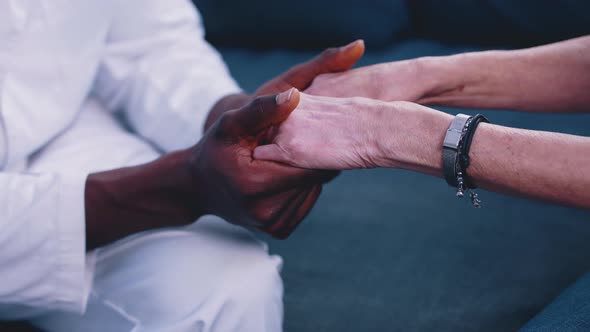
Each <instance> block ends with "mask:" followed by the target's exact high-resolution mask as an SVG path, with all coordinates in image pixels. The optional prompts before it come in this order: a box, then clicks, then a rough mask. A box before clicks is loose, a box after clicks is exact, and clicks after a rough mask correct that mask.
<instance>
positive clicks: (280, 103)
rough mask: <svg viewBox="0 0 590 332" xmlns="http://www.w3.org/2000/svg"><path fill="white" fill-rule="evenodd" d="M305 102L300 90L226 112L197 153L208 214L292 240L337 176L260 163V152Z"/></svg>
mask: <svg viewBox="0 0 590 332" xmlns="http://www.w3.org/2000/svg"><path fill="white" fill-rule="evenodd" d="M298 102H299V93H298V92H296V90H294V89H293V90H289V91H286V92H284V93H282V94H280V95H278V96H277V97H275V96H265V97H259V98H257V99H255V100H254V101H253V102H251V103H250V104H248V105H246V106H245V107H243V108H242V109H239V110H235V111H229V112H226V113H224V114H223V115H222V116H221V118H220V119H219V120H218V121H217V122H215V124H213V126H212V127H211V128H210V129H209V130H208V131H207V133H206V134H205V136H204V137H203V139H202V140H201V141H200V142H199V143H198V144H197V145H196V146H195V147H194V148H193V150H192V154H191V155H192V157H191V160H190V163H189V164H190V167H189V168H190V172H191V173H192V174H193V177H194V183H195V186H198V187H200V188H201V189H199V191H200V197H198V199H199V202H201V203H202V206H203V209H204V212H205V213H210V214H216V215H219V216H221V217H223V218H225V219H226V220H228V221H229V222H232V223H235V224H238V225H242V226H246V227H251V228H257V229H260V230H263V231H265V232H267V233H269V234H271V235H273V236H275V237H278V238H286V237H287V236H289V235H290V234H291V232H292V231H293V230H294V229H295V227H297V225H299V223H300V222H301V221H302V220H303V219H304V217H305V216H306V215H307V213H308V212H309V211H310V210H311V208H312V207H313V205H314V203H315V201H316V200H317V198H318V196H319V195H320V192H321V189H322V184H323V183H325V182H327V181H330V180H331V179H332V178H333V177H334V176H335V175H336V174H337V173H334V172H325V171H315V170H304V169H300V168H294V167H290V166H287V165H283V164H279V163H275V162H272V161H263V160H255V159H254V158H253V157H252V153H253V151H254V149H255V148H256V147H257V146H258V145H259V142H260V140H261V139H263V137H264V136H265V135H266V133H267V131H268V129H269V128H271V127H272V126H276V125H278V124H280V123H281V122H282V121H284V120H285V119H286V118H287V117H288V116H289V114H290V113H291V112H292V111H293V110H294V109H295V107H296V106H297V104H298Z"/></svg>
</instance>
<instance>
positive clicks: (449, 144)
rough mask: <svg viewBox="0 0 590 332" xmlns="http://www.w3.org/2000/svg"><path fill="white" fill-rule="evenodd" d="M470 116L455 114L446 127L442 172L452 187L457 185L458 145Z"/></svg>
mask: <svg viewBox="0 0 590 332" xmlns="http://www.w3.org/2000/svg"><path fill="white" fill-rule="evenodd" d="M470 118H471V116H469V115H466V114H457V116H455V118H453V121H452V122H451V125H450V126H449V129H447V133H446V135H445V139H444V142H443V174H444V177H445V180H446V181H447V183H448V184H449V185H450V186H453V187H456V186H457V173H458V169H457V168H458V167H459V145H460V144H461V139H462V137H463V135H464V133H463V130H464V128H465V124H466V123H467V121H469V119H470Z"/></svg>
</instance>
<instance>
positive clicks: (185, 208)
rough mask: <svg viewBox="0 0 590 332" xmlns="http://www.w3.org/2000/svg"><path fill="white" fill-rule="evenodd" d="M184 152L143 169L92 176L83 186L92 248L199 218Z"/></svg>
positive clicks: (107, 172) (139, 167) (169, 156)
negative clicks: (131, 235) (134, 234)
mask: <svg viewBox="0 0 590 332" xmlns="http://www.w3.org/2000/svg"><path fill="white" fill-rule="evenodd" d="M187 159H188V152H187V151H180V152H175V153H171V154H169V155H165V156H163V157H161V158H160V159H157V160H156V161H153V162H151V163H147V164H144V165H139V166H134V167H127V168H121V169H116V170H111V171H105V172H100V173H93V174H90V175H89V176H88V178H87V180H86V190H85V205H86V234H87V239H88V240H87V243H88V247H89V248H94V247H97V246H100V245H103V244H106V243H109V242H112V241H115V240H117V239H119V238H122V237H124V236H127V235H130V234H133V233H137V232H140V231H144V230H148V229H154V228H161V227H170V226H180V225H185V224H188V223H190V222H193V221H194V220H196V219H197V218H198V217H199V216H200V215H201V214H202V213H201V212H200V208H199V206H197V204H198V202H197V201H194V199H193V192H194V189H193V188H191V186H190V181H189V180H190V176H189V172H188V169H187Z"/></svg>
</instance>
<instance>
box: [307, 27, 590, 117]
mask: <svg viewBox="0 0 590 332" xmlns="http://www.w3.org/2000/svg"><path fill="white" fill-rule="evenodd" d="M589 73H590V36H585V37H580V38H576V39H571V40H567V41H563V42H559V43H555V44H550V45H545V46H540V47H534V48H528V49H522V50H515V51H486V52H473V53H464V54H458V55H452V56H444V57H425V58H418V59H413V60H407V61H400V62H391V63H384V64H378V65H374V66H369V67H363V68H358V69H355V70H352V71H349V72H347V73H342V74H329V75H323V76H320V77H319V78H317V79H316V80H315V81H314V83H313V84H312V86H311V87H310V89H308V90H307V91H306V92H308V93H310V94H314V95H326V96H334V97H351V96H362V97H367V98H373V99H379V100H385V101H396V100H405V101H413V102H417V103H420V104H429V105H445V106H456V107H469V108H499V109H515V110H523V111H531V112H556V113H565V112H590V93H589V92H590V74H589Z"/></svg>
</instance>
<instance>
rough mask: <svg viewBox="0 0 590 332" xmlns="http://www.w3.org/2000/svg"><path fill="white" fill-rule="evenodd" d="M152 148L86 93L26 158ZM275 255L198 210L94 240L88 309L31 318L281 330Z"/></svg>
mask: <svg viewBox="0 0 590 332" xmlns="http://www.w3.org/2000/svg"><path fill="white" fill-rule="evenodd" d="M157 157H158V153H157V152H156V150H154V149H153V148H152V147H151V146H150V145H149V144H147V143H146V142H145V141H143V140H141V139H140V138H138V137H136V136H134V135H132V134H130V133H128V132H127V131H126V130H124V129H123V128H122V127H121V126H120V125H119V124H118V122H117V121H115V119H114V118H113V116H112V115H111V114H108V113H107V112H106V111H104V110H103V109H102V107H101V106H100V105H98V104H97V103H96V102H93V101H89V102H87V103H86V105H85V106H84V109H83V111H82V113H81V115H80V117H79V119H78V120H77V122H76V123H75V124H74V125H73V126H72V127H71V128H70V129H68V130H67V131H66V132H64V134H62V135H61V136H59V137H58V138H56V139H55V140H54V141H52V142H51V143H50V144H49V145H48V146H47V147H46V148H44V149H43V150H42V151H41V152H40V153H38V155H36V156H34V157H33V158H32V159H31V163H30V171H33V172H44V171H56V170H59V171H67V170H68V169H72V170H76V171H81V170H83V171H87V172H95V171H100V170H108V169H113V168H119V167H123V166H130V165H136V164H140V163H144V162H147V161H151V160H153V159H155V158H157ZM281 264H282V261H281V258H280V257H278V256H270V255H269V254H268V251H267V247H266V245H265V244H264V243H262V242H260V241H258V240H256V239H255V238H254V237H253V236H252V235H251V234H250V233H249V232H248V231H246V230H244V229H242V228H240V227H237V226H234V225H231V224H229V223H227V222H225V221H223V220H221V219H219V218H217V217H214V216H205V217H202V218H201V219H199V220H198V221H197V222H196V223H194V224H193V225H190V226H187V227H183V228H170V229H165V230H154V231H148V232H143V233H139V234H135V235H132V236H129V237H127V238H125V239H122V240H120V241H118V242H115V243H112V244H110V245H108V246H105V247H102V248H99V249H97V250H96V266H95V273H94V279H93V286H92V291H91V294H90V296H89V300H88V306H87V310H86V313H85V314H84V315H81V316H80V315H76V314H71V313H64V312H46V313H43V314H42V315H40V316H35V317H32V318H31V322H32V323H33V324H35V325H36V326H38V327H40V328H42V329H43V330H48V331H64V332H76V331H84V332H91V331H100V332H104V331H109V332H118V331H134V332H140V331H165V332H175V331H178V332H184V331H199V332H205V331H207V332H209V331H211V332H213V331H215V332H232V331H240V332H248V331H252V332H265V331H281V330H282V319H283V305H282V296H283V285H282V281H281V278H280V275H279V271H280V268H281Z"/></svg>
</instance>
